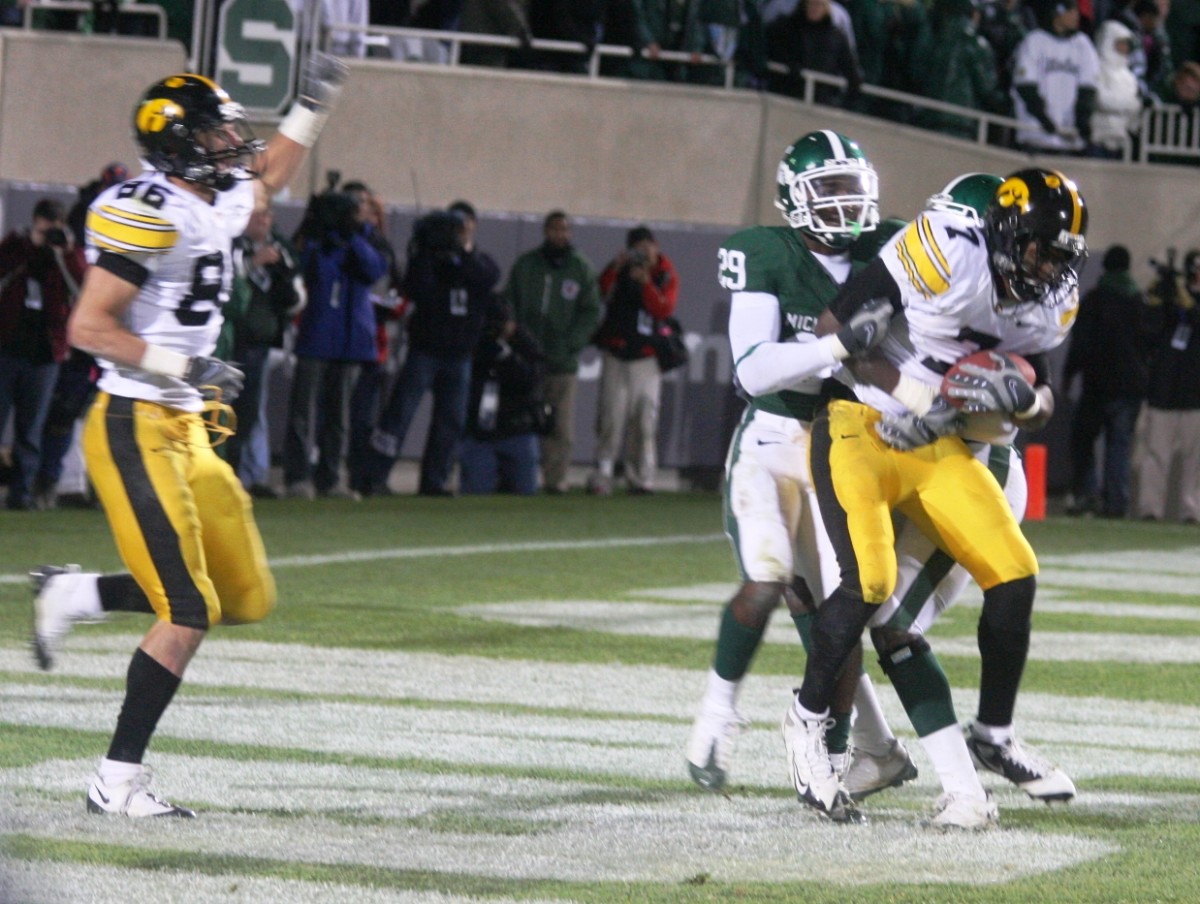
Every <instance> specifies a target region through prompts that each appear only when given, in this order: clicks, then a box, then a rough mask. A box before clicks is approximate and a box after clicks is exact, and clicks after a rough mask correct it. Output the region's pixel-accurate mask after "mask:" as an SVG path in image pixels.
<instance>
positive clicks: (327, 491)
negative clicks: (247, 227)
mask: <svg viewBox="0 0 1200 904" xmlns="http://www.w3.org/2000/svg"><path fill="white" fill-rule="evenodd" d="M311 208H312V212H313V216H312V217H311V218H309V219H308V224H309V225H308V226H307V227H306V228H307V229H308V230H309V231H308V234H307V235H305V236H304V237H303V242H302V243H301V245H302V251H301V252H300V262H301V268H302V272H303V274H304V285H305V289H306V290H307V293H308V303H307V305H306V306H305V308H304V311H303V312H302V313H301V316H300V323H299V327H298V330H297V334H296V348H295V351H296V370H295V373H294V375H293V377H292V392H291V397H290V398H289V400H288V419H287V435H286V437H285V441H284V450H283V457H284V462H283V469H284V481H285V482H286V485H287V494H288V495H289V496H293V497H298V498H303V499H312V498H313V495H314V492H315V493H316V494H317V495H320V496H330V497H339V498H353V497H354V496H355V494H354V492H353V491H352V490H350V489H349V488H348V487H346V486H345V484H344V483H343V481H342V466H343V465H344V463H345V459H346V452H347V447H348V434H349V429H350V395H351V393H352V392H353V390H354V385H355V382H356V381H357V379H358V373H359V370H360V368H361V367H362V363H363V362H364V361H372V360H374V359H375V311H374V306H373V305H372V304H371V298H370V289H371V286H372V284H374V282H375V281H376V280H377V279H379V278H380V277H381V276H383V274H384V273H385V272H386V271H387V260H386V259H385V257H384V256H383V255H382V254H380V253H379V251H378V250H377V249H376V247H375V245H374V244H373V243H372V241H371V238H370V232H371V231H372V227H371V225H370V224H369V223H367V222H366V221H365V218H364V216H363V212H362V209H361V206H360V205H359V203H358V200H357V199H356V198H355V197H354V196H352V195H350V194H347V193H345V192H338V191H329V192H326V193H324V194H322V195H318V196H317V197H316V198H315V199H314V200H313V203H312V205H311ZM314 442H315V443H316V447H317V451H318V454H319V457H318V460H317V464H316V468H315V470H314V467H313V463H312V451H311V450H312V447H313V444H314Z"/></svg>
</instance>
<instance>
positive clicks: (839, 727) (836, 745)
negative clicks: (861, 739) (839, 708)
mask: <svg viewBox="0 0 1200 904" xmlns="http://www.w3.org/2000/svg"><path fill="white" fill-rule="evenodd" d="M830 715H831V716H832V717H833V727H832V728H827V729H825V748H826V749H827V750H828V751H829V752H830V753H845V752H846V745H847V744H848V743H849V741H850V713H830Z"/></svg>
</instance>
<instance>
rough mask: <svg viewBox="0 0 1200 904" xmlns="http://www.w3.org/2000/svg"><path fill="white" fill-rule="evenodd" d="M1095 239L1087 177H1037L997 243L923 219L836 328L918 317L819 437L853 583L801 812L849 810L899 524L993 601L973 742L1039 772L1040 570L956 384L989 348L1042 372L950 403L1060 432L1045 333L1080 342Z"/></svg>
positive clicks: (821, 614)
mask: <svg viewBox="0 0 1200 904" xmlns="http://www.w3.org/2000/svg"><path fill="white" fill-rule="evenodd" d="M1086 229H1087V210H1086V207H1085V205H1084V202H1083V199H1082V197H1081V196H1080V194H1079V191H1078V189H1077V188H1076V187H1075V184H1074V183H1073V182H1071V180H1069V179H1068V178H1066V177H1065V176H1063V175H1062V174H1061V173H1058V172H1055V171H1052V170H1044V169H1039V168H1030V169H1024V170H1020V171H1018V172H1016V173H1013V174H1012V175H1011V176H1009V177H1008V178H1006V179H1005V180H1004V182H1003V183H1002V184H1001V186H1000V188H999V189H998V190H997V192H996V197H995V199H994V200H993V202H992V203H991V205H990V206H989V207H988V210H987V213H986V215H985V222H984V225H983V227H982V228H981V227H979V226H976V225H973V224H968V223H966V222H965V221H964V220H963V218H961V217H960V216H957V215H955V214H952V213H944V212H940V211H932V212H926V213H923V214H921V215H920V216H918V217H917V219H916V220H915V221H914V222H913V223H912V224H910V225H909V227H908V228H906V229H905V230H904V231H903V232H901V233H899V234H898V235H897V236H895V237H894V238H893V239H892V240H890V241H889V243H888V244H887V245H885V246H884V248H883V250H882V251H881V252H880V255H879V257H877V258H876V260H875V261H874V262H872V264H871V265H869V266H868V267H867V268H866V269H865V270H864V271H863V272H862V273H861V274H859V275H857V276H856V277H855V278H853V279H852V280H850V281H849V282H848V283H847V284H846V285H845V286H844V287H843V289H842V291H841V292H840V293H839V295H838V297H837V299H835V300H834V302H833V304H832V305H831V307H830V309H829V310H828V311H826V312H825V314H823V315H822V323H821V324H820V326H819V328H818V332H821V333H828V332H831V331H834V330H836V329H840V328H841V324H842V323H845V322H847V321H848V320H849V318H850V317H852V316H853V314H854V313H855V312H856V311H857V310H858V309H859V308H861V307H862V305H864V304H866V303H867V302H869V301H872V300H875V299H879V298H887V299H888V300H889V301H890V302H891V303H892V305H893V308H894V309H895V310H896V311H897V312H901V311H902V312H903V315H904V316H903V317H897V318H896V319H895V320H893V322H892V324H891V325H890V326H889V332H888V335H887V337H886V339H885V340H884V342H883V344H882V345H881V346H880V348H879V351H880V352H881V354H882V358H883V359H884V360H883V364H882V366H880V367H877V368H874V369H873V370H872V369H871V368H869V367H862V366H857V367H856V374H857V375H858V376H859V377H860V378H863V379H865V380H866V381H867V383H866V384H864V385H860V386H858V387H857V388H856V392H857V394H858V395H859V398H860V400H861V401H860V402H857V403H856V402H847V401H841V400H835V401H832V402H830V404H829V406H828V410H827V412H826V413H825V414H823V415H822V416H820V417H818V419H817V420H816V421H815V422H814V425H813V445H812V457H811V462H812V472H813V481H814V484H815V485H816V487H817V496H818V499H819V502H820V509H821V514H822V517H823V518H824V521H825V526H826V529H827V531H828V533H829V536H830V539H831V541H832V543H833V545H834V548H835V549H836V550H837V555H838V563H839V566H840V568H841V573H842V582H841V584H840V585H839V586H838V588H837V589H835V590H834V591H833V593H832V594H831V595H830V596H829V597H828V598H827V599H826V600H825V602H824V603H823V604H822V605H821V607H820V608H819V609H818V610H817V616H816V619H815V621H814V625H813V645H812V649H811V650H810V654H809V657H808V662H807V666H806V669H805V675H804V681H803V683H802V685H801V687H800V689H799V690H798V692H797V695H796V700H795V701H794V703H793V705H792V707H791V708H790V710H789V718H790V719H791V720H792V722H793V724H794V726H795V728H794V731H793V736H792V737H791V738H790V739H789V760H790V762H791V764H792V772H793V781H794V784H795V786H796V790H797V794H798V796H800V797H801V799H806V800H810V801H811V800H816V801H818V802H826V801H829V802H832V801H833V800H835V799H836V796H837V794H838V791H839V783H838V780H837V776H836V775H835V774H834V772H833V769H832V767H831V766H830V763H829V757H828V754H827V752H826V750H825V742H824V721H825V719H826V718H827V716H828V711H829V704H830V700H831V699H832V696H833V692H834V687H835V684H836V679H837V676H838V673H839V672H840V671H841V669H842V667H843V664H844V663H845V661H846V659H847V656H848V654H849V652H850V650H851V649H852V648H853V647H854V645H855V644H856V643H857V642H858V640H859V638H860V636H861V634H862V630H863V628H864V627H865V626H866V625H867V624H868V623H869V622H870V621H871V619H872V618H873V617H874V616H875V615H876V613H877V608H878V606H879V605H880V604H882V603H885V602H886V601H887V600H888V599H889V598H890V597H891V596H892V594H893V592H894V590H895V586H896V580H897V566H896V552H895V536H894V532H893V526H892V511H893V510H897V511H899V512H901V513H902V514H904V515H905V516H906V517H907V518H908V519H909V520H910V521H912V522H914V523H915V524H916V525H917V526H918V527H920V528H921V530H922V532H923V533H925V534H926V536H927V537H929V539H930V540H932V541H934V542H935V543H936V544H937V545H938V547H939V548H941V549H942V550H944V551H945V552H946V553H947V554H948V555H950V556H951V558H953V559H954V560H955V561H957V562H959V563H960V564H962V565H963V566H964V567H965V568H966V570H967V571H968V572H969V573H970V574H971V576H972V577H973V578H974V579H975V581H976V582H977V583H978V584H979V586H980V587H981V588H982V589H983V591H984V604H983V613H982V616H981V618H980V621H979V631H978V638H979V648H980V658H981V678H980V701H979V711H978V714H977V717H976V719H975V721H974V723H973V724H972V727H971V737H970V739H969V740H968V744H969V745H970V746H971V747H972V749H973V750H974V752H975V753H976V756H978V757H979V758H980V759H981V760H988V759H990V760H993V761H994V762H995V764H996V766H997V768H999V769H1002V770H1004V771H1005V772H1006V774H1007V773H1008V772H1010V771H1011V772H1013V773H1014V776H1015V773H1016V772H1017V771H1019V770H1021V769H1024V768H1026V767H1027V766H1028V765H1029V764H1028V763H1026V762H1024V761H1023V760H1022V758H1021V753H1022V751H1021V748H1020V746H1019V745H1018V744H1017V743H1016V740H1015V737H1014V735H1013V731H1012V715H1013V708H1014V706H1015V701H1016V694H1017V690H1018V687H1019V685H1020V679H1021V674H1022V672H1023V670H1024V665H1025V659H1026V657H1027V655H1028V648H1029V631H1030V619H1031V614H1032V608H1033V598H1034V592H1035V585H1036V581H1035V576H1036V574H1037V559H1036V556H1035V555H1034V553H1033V550H1032V548H1031V547H1030V546H1029V543H1028V541H1027V540H1026V539H1025V537H1024V535H1023V534H1022V533H1021V530H1020V527H1019V525H1018V523H1017V520H1016V518H1015V516H1014V515H1013V512H1012V509H1011V508H1010V506H1009V503H1008V501H1007V499H1006V498H1005V496H1004V493H1003V492H1002V491H1001V489H1000V486H999V484H998V483H997V482H996V480H995V478H994V477H993V476H992V475H991V474H990V473H989V472H988V470H987V468H986V467H985V466H984V465H983V464H982V463H981V462H980V461H978V460H977V459H976V458H975V457H974V455H973V454H972V452H971V450H970V449H969V448H968V447H967V445H966V443H965V442H964V441H963V439H962V438H961V437H960V436H959V435H958V434H959V433H960V432H961V431H962V429H963V428H964V426H965V418H964V417H963V412H962V411H960V410H959V409H958V408H956V407H954V406H953V405H951V404H950V401H949V400H948V399H947V398H946V397H944V396H943V395H942V394H941V392H940V387H941V384H942V378H943V375H944V374H945V373H946V371H948V370H949V368H950V367H951V366H952V365H953V364H954V363H956V362H957V361H959V360H960V359H962V358H963V357H965V356H967V355H969V354H971V353H973V352H976V351H979V350H980V349H995V350H998V351H1011V352H1014V353H1016V354H1020V355H1024V356H1026V357H1032V358H1033V359H1034V360H1033V362H1031V363H1033V364H1034V365H1035V368H1036V367H1038V366H1039V362H1040V366H1041V370H1040V372H1039V378H1038V380H1037V381H1036V385H1031V384H1030V383H1029V382H1027V381H1026V380H1025V378H1024V377H1023V376H1021V374H1020V372H1019V371H1018V370H1017V369H1016V368H1015V367H1013V368H1002V369H997V370H984V369H980V370H978V371H974V372H966V373H961V374H960V375H959V377H958V378H957V379H956V380H955V381H954V383H953V385H952V386H951V387H950V388H949V390H948V391H949V392H951V393H952V394H953V395H954V396H955V398H956V401H958V402H959V403H960V404H962V405H963V411H967V412H972V413H975V412H979V413H984V412H992V413H997V414H1002V415H1005V416H1008V417H1009V418H1011V419H1012V421H1013V422H1014V423H1015V424H1017V425H1018V426H1025V427H1030V428H1032V427H1034V426H1039V425H1040V424H1042V423H1044V422H1045V421H1046V420H1048V418H1049V415H1050V413H1051V412H1052V410H1053V393H1052V391H1051V390H1050V388H1049V386H1048V385H1047V384H1046V383H1045V381H1046V379H1047V376H1048V375H1047V373H1046V368H1045V359H1044V356H1041V357H1039V353H1041V352H1044V351H1045V349H1047V348H1048V347H1049V345H1048V344H1047V338H1046V330H1045V324H1046V319H1047V318H1057V319H1059V320H1060V321H1061V324H1062V326H1063V327H1064V328H1066V327H1068V326H1069V324H1070V322H1071V319H1072V318H1073V313H1074V312H1073V309H1072V310H1070V311H1068V310H1066V309H1065V308H1064V307H1063V305H1064V302H1066V301H1067V300H1068V299H1070V298H1073V297H1074V292H1075V283H1076V281H1077V267H1078V266H1079V264H1080V262H1081V261H1082V259H1083V257H1084V256H1085V254H1086V242H1085V239H1084V236H1085V233H1086ZM1060 341H1061V340H1060ZM870 384H874V385H870ZM895 639H896V640H897V641H898V644H897V645H896V646H894V647H892V648H890V649H888V650H886V651H885V655H887V656H889V657H890V658H891V659H892V661H893V662H899V661H902V660H903V659H904V658H905V657H906V656H911V655H914V654H916V653H919V652H920V651H921V650H922V649H923V644H924V640H923V638H921V637H920V636H919V635H915V634H905V635H903V636H902V637H899V638H895ZM925 647H927V645H925ZM1014 776H1010V777H1014ZM815 805H816V806H817V807H818V809H820V808H821V807H820V803H818V804H815Z"/></svg>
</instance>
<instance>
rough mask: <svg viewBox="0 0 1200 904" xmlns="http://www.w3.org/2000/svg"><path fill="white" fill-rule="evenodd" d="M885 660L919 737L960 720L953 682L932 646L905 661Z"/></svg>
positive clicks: (884, 663)
mask: <svg viewBox="0 0 1200 904" xmlns="http://www.w3.org/2000/svg"><path fill="white" fill-rule="evenodd" d="M881 664H882V665H883V671H884V673H885V674H886V675H887V676H888V678H890V679H891V681H892V686H893V687H895V688H896V695H897V696H898V697H899V698H900V702H901V703H902V704H904V711H905V712H906V713H908V718H909V719H910V720H911V722H912V726H913V728H915V729H916V731H917V735H918V736H919V737H922V738H923V737H925V736H926V735H931V734H933V733H934V732H935V731H938V730H939V729H942V728H945V727H946V726H948V725H954V724H955V723H957V722H958V718H957V717H956V716H955V714H954V702H953V701H952V700H951V698H950V682H949V681H948V680H947V679H946V673H945V672H943V671H942V664H941V663H940V662H938V660H937V657H936V656H934V655H933V651H932V650H921V651H920V652H918V653H915V654H914V655H912V656H910V657H909V658H908V659H905V660H904V661H903V662H890V661H888V660H887V659H884V660H883V662H882V663H881Z"/></svg>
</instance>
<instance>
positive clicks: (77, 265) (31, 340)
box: [0, 198, 87, 510]
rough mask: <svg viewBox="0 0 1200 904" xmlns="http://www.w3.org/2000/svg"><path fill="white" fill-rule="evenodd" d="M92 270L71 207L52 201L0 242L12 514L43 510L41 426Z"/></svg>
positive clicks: (0, 390) (0, 396) (1, 364)
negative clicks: (74, 231)
mask: <svg viewBox="0 0 1200 904" xmlns="http://www.w3.org/2000/svg"><path fill="white" fill-rule="evenodd" d="M86 269H87V261H86V260H85V258H84V256H83V249H82V248H80V247H79V246H77V245H76V244H75V239H74V237H73V236H72V235H71V234H70V232H69V231H68V230H67V212H66V209H65V208H64V206H63V205H62V204H61V203H59V202H58V201H56V200H54V199H52V198H42V199H41V200H40V201H38V202H37V204H35V205H34V208H33V222H32V225H31V226H30V228H29V229H27V230H17V231H14V232H10V233H9V234H8V235H7V236H5V237H4V240H3V241H0V431H2V430H3V427H4V424H5V422H6V421H7V420H8V415H9V412H10V411H11V412H12V414H13V455H12V458H13V469H12V477H11V478H10V481H9V486H8V499H7V505H8V508H10V509H15V510H30V509H34V508H37V505H36V502H35V498H34V483H35V481H36V478H37V473H38V467H39V465H40V461H41V449H42V427H43V426H44V424H45V421H46V414H47V413H48V412H49V410H50V402H51V399H52V397H53V392H54V384H55V381H56V380H57V379H58V371H59V367H60V365H61V364H62V362H63V361H65V360H66V359H67V355H68V353H69V346H68V345H67V317H68V315H69V314H70V312H71V305H72V304H74V302H75V298H76V296H77V295H78V294H79V286H80V284H81V283H82V282H83V273H84V270H86Z"/></svg>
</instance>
